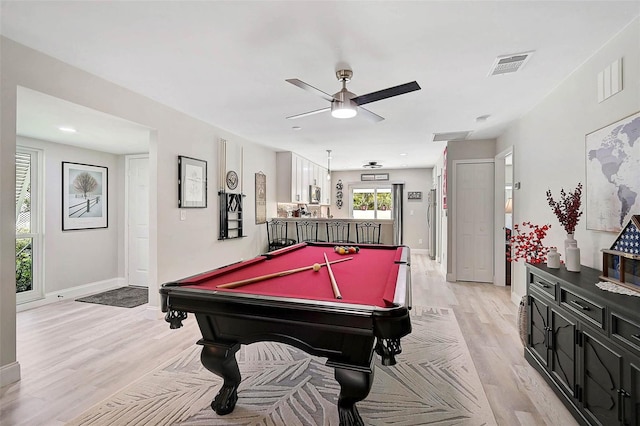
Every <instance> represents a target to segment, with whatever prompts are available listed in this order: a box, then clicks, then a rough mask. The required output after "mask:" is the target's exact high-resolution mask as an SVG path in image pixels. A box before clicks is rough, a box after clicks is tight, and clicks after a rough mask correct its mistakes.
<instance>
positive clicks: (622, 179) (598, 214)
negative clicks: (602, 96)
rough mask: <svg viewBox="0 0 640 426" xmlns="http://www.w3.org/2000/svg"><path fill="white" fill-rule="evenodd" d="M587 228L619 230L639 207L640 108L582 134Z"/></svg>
mask: <svg viewBox="0 0 640 426" xmlns="http://www.w3.org/2000/svg"><path fill="white" fill-rule="evenodd" d="M585 145H586V147H585V149H586V162H587V164H586V170H587V184H586V211H587V229H593V230H597V231H609V232H619V231H620V230H622V227H623V226H624V224H626V223H627V222H628V221H629V219H630V218H631V216H632V215H633V214H636V213H638V211H639V210H640V112H638V113H635V114H633V115H631V116H629V117H625V118H623V119H621V120H618V121H617V122H615V123H612V124H609V125H608V126H605V127H603V128H601V129H599V130H596V131H594V132H591V133H589V134H588V135H586V137H585Z"/></svg>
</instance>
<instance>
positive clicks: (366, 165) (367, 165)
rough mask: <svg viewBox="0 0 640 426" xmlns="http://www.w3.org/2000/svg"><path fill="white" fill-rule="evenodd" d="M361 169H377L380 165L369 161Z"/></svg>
mask: <svg viewBox="0 0 640 426" xmlns="http://www.w3.org/2000/svg"><path fill="white" fill-rule="evenodd" d="M362 167H364V168H365V169H379V168H380V167H382V164H378V162H377V161H369V162H368V163H367V164H364V165H363V166H362Z"/></svg>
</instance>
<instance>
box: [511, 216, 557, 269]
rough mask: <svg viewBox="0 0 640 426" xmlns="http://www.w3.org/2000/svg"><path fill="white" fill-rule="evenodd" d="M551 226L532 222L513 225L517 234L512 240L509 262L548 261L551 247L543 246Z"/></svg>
mask: <svg viewBox="0 0 640 426" xmlns="http://www.w3.org/2000/svg"><path fill="white" fill-rule="evenodd" d="M549 228H551V225H549V224H547V225H542V226H540V225H535V224H533V223H531V222H522V224H518V223H516V224H515V225H513V230H514V231H515V234H514V235H513V236H512V237H511V238H510V242H511V252H510V253H509V255H508V256H507V260H508V261H509V262H513V261H518V260H520V259H524V261H525V262H527V263H533V264H538V263H544V262H546V261H547V253H549V247H545V246H544V244H542V240H543V239H544V237H546V236H547V231H548V230H549Z"/></svg>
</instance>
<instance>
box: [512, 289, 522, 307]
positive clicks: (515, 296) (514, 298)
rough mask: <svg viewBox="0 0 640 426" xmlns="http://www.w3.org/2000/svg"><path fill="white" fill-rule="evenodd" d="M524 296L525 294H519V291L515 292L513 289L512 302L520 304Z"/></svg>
mask: <svg viewBox="0 0 640 426" xmlns="http://www.w3.org/2000/svg"><path fill="white" fill-rule="evenodd" d="M522 296H524V294H523V295H519V294H518V293H515V292H513V291H512V292H511V302H512V303H513V304H514V305H520V300H521V299H522Z"/></svg>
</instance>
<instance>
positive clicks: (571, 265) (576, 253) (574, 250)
mask: <svg viewBox="0 0 640 426" xmlns="http://www.w3.org/2000/svg"><path fill="white" fill-rule="evenodd" d="M565 265H566V266H567V271H570V272H580V249H579V248H578V243H577V242H576V241H575V240H574V241H573V242H571V243H570V244H569V246H568V247H567V252H566V261H565Z"/></svg>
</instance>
